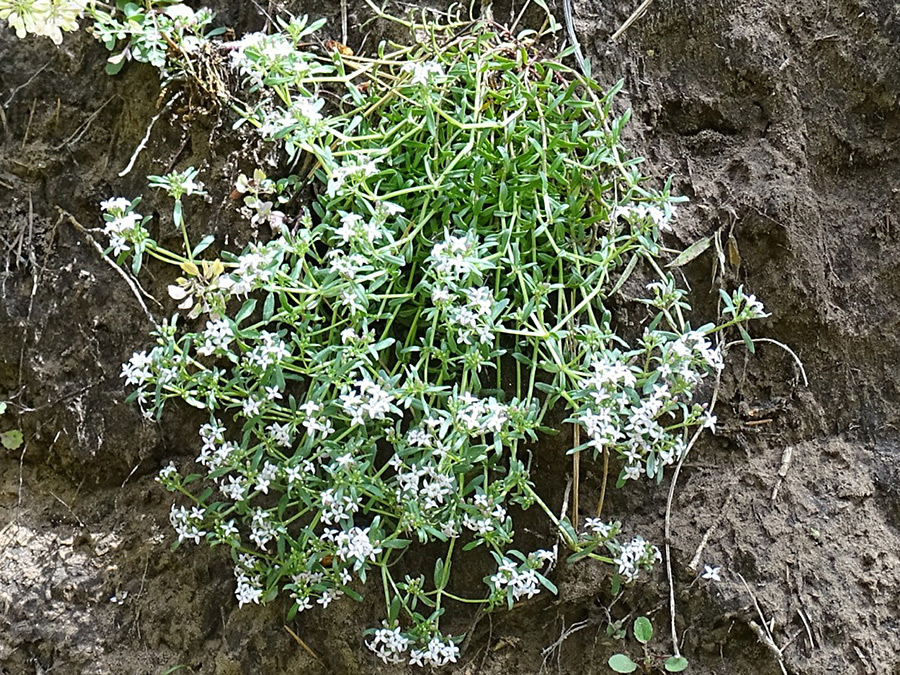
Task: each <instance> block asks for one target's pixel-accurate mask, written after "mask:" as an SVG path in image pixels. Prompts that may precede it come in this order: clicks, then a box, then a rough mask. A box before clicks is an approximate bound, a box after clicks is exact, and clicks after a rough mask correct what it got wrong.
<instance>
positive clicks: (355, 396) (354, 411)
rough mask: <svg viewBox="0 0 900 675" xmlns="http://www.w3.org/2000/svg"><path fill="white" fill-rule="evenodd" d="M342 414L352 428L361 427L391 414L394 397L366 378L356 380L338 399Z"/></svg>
mask: <svg viewBox="0 0 900 675" xmlns="http://www.w3.org/2000/svg"><path fill="white" fill-rule="evenodd" d="M340 400H341V404H342V405H343V408H344V412H345V413H346V414H347V415H349V416H350V424H351V425H352V426H362V425H364V424H366V422H368V421H370V420H383V419H385V417H387V415H388V413H390V412H391V408H392V404H393V402H394V395H393V394H391V393H389V392H387V391H386V390H385V389H384V388H383V387H382V386H381V385H380V384H378V383H377V382H374V381H373V380H370V379H368V378H365V377H364V378H362V379H360V380H358V381H357V382H356V383H355V384H354V386H353V387H352V388H350V389H349V391H345V392H344V393H342V394H341V397H340Z"/></svg>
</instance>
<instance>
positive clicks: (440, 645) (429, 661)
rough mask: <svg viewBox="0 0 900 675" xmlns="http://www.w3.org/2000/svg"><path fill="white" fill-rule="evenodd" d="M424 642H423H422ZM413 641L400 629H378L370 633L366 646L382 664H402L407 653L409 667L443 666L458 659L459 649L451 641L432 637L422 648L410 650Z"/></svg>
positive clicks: (397, 627)
mask: <svg viewBox="0 0 900 675" xmlns="http://www.w3.org/2000/svg"><path fill="white" fill-rule="evenodd" d="M423 642H425V641H423ZM412 644H413V641H412V640H410V639H409V637H407V636H406V635H404V634H403V632H401V630H400V627H399V626H396V627H394V628H387V627H383V628H378V629H376V630H374V631H372V638H371V640H368V641H367V642H366V646H367V647H368V648H369V649H371V650H372V651H373V652H375V655H376V656H377V657H378V658H380V659H381V660H382V661H383V662H384V663H404V662H405V661H406V652H407V651H409V665H411V666H423V667H424V666H436V667H440V666H445V665H447V664H448V663H456V660H457V659H458V658H459V647H457V646H456V644H455V643H454V642H453V641H452V640H443V639H441V637H440V636H438V635H434V636H432V637H431V639H429V640H428V641H427V642H425V647H424V648H414V649H410V646H411V645H412Z"/></svg>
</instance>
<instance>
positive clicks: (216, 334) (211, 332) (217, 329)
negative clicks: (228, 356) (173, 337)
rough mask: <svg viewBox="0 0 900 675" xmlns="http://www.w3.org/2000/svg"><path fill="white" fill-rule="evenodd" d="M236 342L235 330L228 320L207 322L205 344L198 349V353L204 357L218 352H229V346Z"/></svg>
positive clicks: (204, 334)
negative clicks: (233, 341)
mask: <svg viewBox="0 0 900 675" xmlns="http://www.w3.org/2000/svg"><path fill="white" fill-rule="evenodd" d="M232 340H234V330H233V329H232V327H231V322H230V321H228V320H227V319H216V320H215V321H207V322H206V330H204V331H203V343H202V344H200V345H199V346H198V347H197V353H198V354H200V355H202V356H211V355H213V354H214V353H216V352H219V353H222V352H226V351H228V345H230V344H231V341H232Z"/></svg>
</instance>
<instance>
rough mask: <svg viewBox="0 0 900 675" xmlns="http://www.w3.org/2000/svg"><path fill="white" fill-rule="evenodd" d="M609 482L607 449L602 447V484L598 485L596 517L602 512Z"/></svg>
mask: <svg viewBox="0 0 900 675" xmlns="http://www.w3.org/2000/svg"><path fill="white" fill-rule="evenodd" d="M608 481H609V447H607V446H605V445H604V446H603V482H602V483H601V484H600V499H598V500H597V517H598V518H599V517H600V514H601V513H602V512H603V501H604V500H605V499H606V483H607V482H608Z"/></svg>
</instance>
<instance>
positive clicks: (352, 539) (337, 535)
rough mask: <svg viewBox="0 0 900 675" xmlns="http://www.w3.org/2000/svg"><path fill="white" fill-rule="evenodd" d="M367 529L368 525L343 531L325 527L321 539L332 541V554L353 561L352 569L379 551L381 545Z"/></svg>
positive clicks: (360, 565) (345, 560)
mask: <svg viewBox="0 0 900 675" xmlns="http://www.w3.org/2000/svg"><path fill="white" fill-rule="evenodd" d="M369 530H370V528H368V527H365V528H360V527H351V528H350V529H349V530H345V531H338V530H334V529H326V530H325V531H324V532H323V533H322V540H323V541H329V542H332V543H334V545H335V553H334V554H335V555H336V556H337V557H338V558H339V559H340V560H342V561H344V562H350V563H353V566H354V569H359V568H361V567H362V566H363V564H365V563H366V562H367V561H372V560H374V559H375V556H376V555H378V554H379V553H381V547H380V546H378V545H376V544H375V543H373V542H372V540H371V538H370V537H369Z"/></svg>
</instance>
